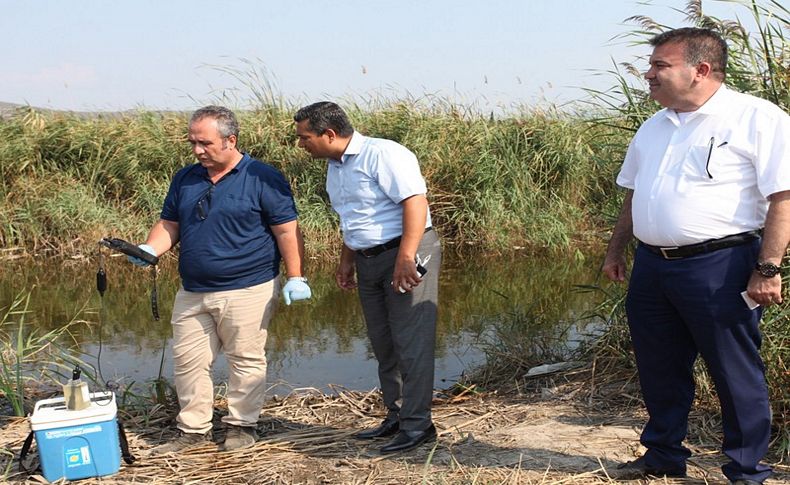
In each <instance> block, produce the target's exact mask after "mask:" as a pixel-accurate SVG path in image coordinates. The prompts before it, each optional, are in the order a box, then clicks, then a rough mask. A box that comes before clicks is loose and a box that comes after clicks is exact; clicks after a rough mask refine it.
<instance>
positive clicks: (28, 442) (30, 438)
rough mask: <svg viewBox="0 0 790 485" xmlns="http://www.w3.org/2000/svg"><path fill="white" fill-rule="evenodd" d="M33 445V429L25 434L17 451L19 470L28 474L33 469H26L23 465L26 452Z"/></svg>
mask: <svg viewBox="0 0 790 485" xmlns="http://www.w3.org/2000/svg"><path fill="white" fill-rule="evenodd" d="M32 445H33V431H31V432H30V434H28V435H27V438H25V442H24V443H23V444H22V449H21V450H20V451H19V471H21V472H25V473H27V474H28V475H30V474H32V473H33V470H28V468H27V467H26V466H25V458H27V454H28V453H29V452H30V447H31V446H32Z"/></svg>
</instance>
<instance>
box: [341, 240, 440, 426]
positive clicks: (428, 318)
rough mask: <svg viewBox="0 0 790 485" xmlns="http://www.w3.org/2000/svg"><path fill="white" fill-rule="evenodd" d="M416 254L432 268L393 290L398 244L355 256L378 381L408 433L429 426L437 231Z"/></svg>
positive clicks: (386, 401)
mask: <svg viewBox="0 0 790 485" xmlns="http://www.w3.org/2000/svg"><path fill="white" fill-rule="evenodd" d="M417 254H418V255H419V256H420V257H421V258H422V259H423V260H425V258H427V257H428V256H430V260H429V261H428V263H427V264H425V265H424V266H425V267H426V269H427V270H428V272H427V273H426V274H425V276H424V277H423V281H422V283H420V284H419V286H417V287H416V288H414V290H412V292H411V293H403V294H401V293H396V292H395V291H393V289H392V285H391V283H392V272H393V270H394V267H395V258H396V256H397V255H398V248H394V249H390V250H388V251H385V252H383V253H381V254H379V255H378V256H374V257H372V258H365V257H363V256H361V255H359V254H357V255H356V256H355V263H356V267H357V281H358V292H359V300H360V302H361V303H362V312H363V313H364V315H365V323H366V324H367V329H368V337H369V338H370V343H371V345H372V347H373V353H374V354H375V356H376V359H377V360H378V366H379V368H378V370H379V381H380V383H381V392H382V394H383V396H384V405H385V406H386V407H387V409H388V410H389V412H388V416H389V417H391V418H395V417H398V418H399V419H400V428H401V429H402V430H405V431H423V430H425V429H427V428H428V427H430V426H431V424H432V421H431V400H432V398H433V376H434V345H435V342H436V313H437V305H438V298H439V270H440V268H441V260H442V249H441V244H440V242H439V237H438V236H437V234H436V231H429V232H427V233H425V234H424V235H423V237H422V240H421V241H420V246H419V249H418V250H417Z"/></svg>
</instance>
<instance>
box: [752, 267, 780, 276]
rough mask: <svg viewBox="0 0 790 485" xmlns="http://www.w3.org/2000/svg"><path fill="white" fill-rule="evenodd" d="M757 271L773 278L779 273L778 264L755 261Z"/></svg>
mask: <svg viewBox="0 0 790 485" xmlns="http://www.w3.org/2000/svg"><path fill="white" fill-rule="evenodd" d="M757 272H758V273H760V275H762V276H765V277H766V278H773V277H774V276H776V275H778V274H779V266H777V265H775V264H773V263H757Z"/></svg>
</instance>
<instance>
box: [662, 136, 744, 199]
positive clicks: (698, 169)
mask: <svg viewBox="0 0 790 485" xmlns="http://www.w3.org/2000/svg"><path fill="white" fill-rule="evenodd" d="M749 165H750V162H749V161H748V160H746V159H745V158H743V157H742V156H740V155H738V154H737V153H735V151H733V150H732V149H731V147H730V146H729V145H724V146H713V147H712V148H711V145H704V146H703V145H694V146H692V147H690V148H689V152H688V156H687V157H686V158H685V159H684V160H683V166H682V169H681V170H680V176H679V178H678V187H677V189H678V192H680V193H683V194H688V193H691V192H693V191H694V190H695V189H696V188H704V187H706V186H710V185H716V184H721V183H729V182H734V181H737V180H741V179H743V178H745V177H746V176H747V171H748V170H749Z"/></svg>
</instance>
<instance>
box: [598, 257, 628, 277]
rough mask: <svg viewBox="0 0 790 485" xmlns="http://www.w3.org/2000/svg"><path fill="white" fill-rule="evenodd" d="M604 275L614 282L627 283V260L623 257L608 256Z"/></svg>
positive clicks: (604, 263) (604, 266) (605, 261)
mask: <svg viewBox="0 0 790 485" xmlns="http://www.w3.org/2000/svg"><path fill="white" fill-rule="evenodd" d="M603 273H604V274H605V275H606V277H607V278H609V279H610V280H612V281H616V282H623V281H625V258H624V257H623V256H622V255H609V254H607V255H606V259H605V260H604V262H603Z"/></svg>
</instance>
